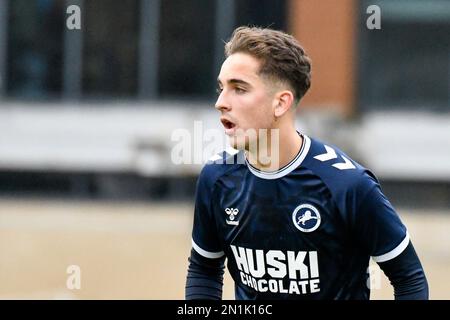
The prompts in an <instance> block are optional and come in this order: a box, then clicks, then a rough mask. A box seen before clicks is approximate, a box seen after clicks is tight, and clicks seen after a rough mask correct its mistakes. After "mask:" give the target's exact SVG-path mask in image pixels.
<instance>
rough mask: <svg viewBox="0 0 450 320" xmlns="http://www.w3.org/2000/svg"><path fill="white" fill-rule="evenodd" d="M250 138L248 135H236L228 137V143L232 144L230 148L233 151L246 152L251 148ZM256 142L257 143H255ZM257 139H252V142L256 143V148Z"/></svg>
mask: <svg viewBox="0 0 450 320" xmlns="http://www.w3.org/2000/svg"><path fill="white" fill-rule="evenodd" d="M250 139H251V138H250V137H248V136H246V135H234V136H230V137H228V141H229V142H230V146H231V147H232V148H233V149H236V150H245V151H249V148H250ZM253 140H255V141H253ZM256 140H257V139H252V141H253V142H254V145H255V146H256V145H257V143H256Z"/></svg>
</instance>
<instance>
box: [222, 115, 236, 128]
mask: <svg viewBox="0 0 450 320" xmlns="http://www.w3.org/2000/svg"><path fill="white" fill-rule="evenodd" d="M220 121H221V122H222V125H223V127H224V128H225V129H226V130H229V129H233V128H234V127H236V125H235V124H234V123H233V122H231V121H230V120H228V119H225V118H222V119H220Z"/></svg>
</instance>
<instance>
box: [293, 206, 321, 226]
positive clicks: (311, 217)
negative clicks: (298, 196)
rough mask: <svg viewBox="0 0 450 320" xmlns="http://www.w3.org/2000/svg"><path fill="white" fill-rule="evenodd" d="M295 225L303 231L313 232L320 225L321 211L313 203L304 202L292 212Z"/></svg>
mask: <svg viewBox="0 0 450 320" xmlns="http://www.w3.org/2000/svg"><path fill="white" fill-rule="evenodd" d="M292 221H293V222H294V225H295V227H296V228H297V229H298V230H300V231H302V232H313V231H314V230H316V229H317V228H318V227H319V226H320V221H321V217H320V213H319V210H317V208H316V207H314V206H313V205H310V204H307V203H304V204H301V205H299V206H298V207H297V208H295V210H294V212H292Z"/></svg>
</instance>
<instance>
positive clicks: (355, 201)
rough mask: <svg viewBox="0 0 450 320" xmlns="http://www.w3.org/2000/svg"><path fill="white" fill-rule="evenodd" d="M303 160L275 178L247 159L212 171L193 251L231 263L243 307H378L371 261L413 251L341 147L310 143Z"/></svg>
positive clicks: (203, 190) (200, 190)
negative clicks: (278, 303) (330, 302)
mask: <svg viewBox="0 0 450 320" xmlns="http://www.w3.org/2000/svg"><path fill="white" fill-rule="evenodd" d="M303 138H304V139H303V145H302V148H301V150H300V151H299V153H298V154H297V156H296V157H295V158H294V159H293V160H292V161H291V162H290V163H289V164H287V165H286V166H284V167H282V168H281V169H279V170H277V171H274V172H264V171H260V170H258V169H256V168H254V167H253V166H252V165H251V164H249V163H248V162H247V160H246V157H245V154H244V152H243V151H240V152H238V153H236V154H234V155H229V154H227V153H224V155H223V156H222V157H220V158H218V159H216V161H214V162H212V163H209V164H207V165H205V166H204V168H203V170H202V171H201V174H200V177H199V179H198V183H197V191H196V203H195V213H194V224H193V232H192V246H193V248H194V250H195V251H196V252H197V253H199V254H200V255H202V256H204V257H206V258H211V259H217V258H221V257H224V256H225V257H226V259H227V268H228V270H229V272H230V274H231V276H232V278H233V280H234V282H235V296H236V299H369V295H370V290H369V288H368V286H367V282H368V281H367V280H368V278H369V274H368V266H369V259H370V257H372V258H373V259H374V260H375V261H376V262H384V261H388V260H390V259H393V258H395V257H396V256H398V255H399V254H400V253H401V252H402V251H403V250H404V249H405V248H406V247H407V246H408V243H409V236H408V232H407V230H406V227H405V226H404V224H403V223H402V222H401V220H400V218H399V216H398V214H397V213H396V212H395V210H394V208H393V206H392V205H391V204H390V203H389V201H388V200H387V199H386V197H385V196H384V195H383V193H382V190H381V188H380V185H379V182H378V181H377V179H376V177H375V176H374V175H373V174H372V173H371V172H370V171H368V170H367V169H365V168H364V167H362V166H361V165H359V164H358V163H356V162H355V161H353V160H352V159H350V157H348V156H347V155H346V154H345V153H343V152H342V151H340V150H339V149H337V148H336V147H334V146H330V145H326V144H324V143H322V142H320V141H318V140H315V139H311V138H309V137H308V136H306V135H303Z"/></svg>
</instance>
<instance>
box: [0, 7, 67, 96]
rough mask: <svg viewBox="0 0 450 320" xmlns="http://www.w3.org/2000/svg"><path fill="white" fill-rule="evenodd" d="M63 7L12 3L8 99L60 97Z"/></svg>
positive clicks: (9, 37) (10, 11) (8, 49)
mask: <svg viewBox="0 0 450 320" xmlns="http://www.w3.org/2000/svg"><path fill="white" fill-rule="evenodd" d="M63 4H64V2H62V1H58V0H47V1H42V0H41V1H28V0H14V1H10V3H9V19H8V24H9V28H8V45H7V71H6V72H7V88H6V94H7V95H8V96H9V97H13V98H29V99H35V98H42V97H45V98H49V97H58V96H59V95H60V94H61V89H62V54H63V26H64V24H65V20H64V13H65V11H64V8H63ZM0 45H4V44H0Z"/></svg>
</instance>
